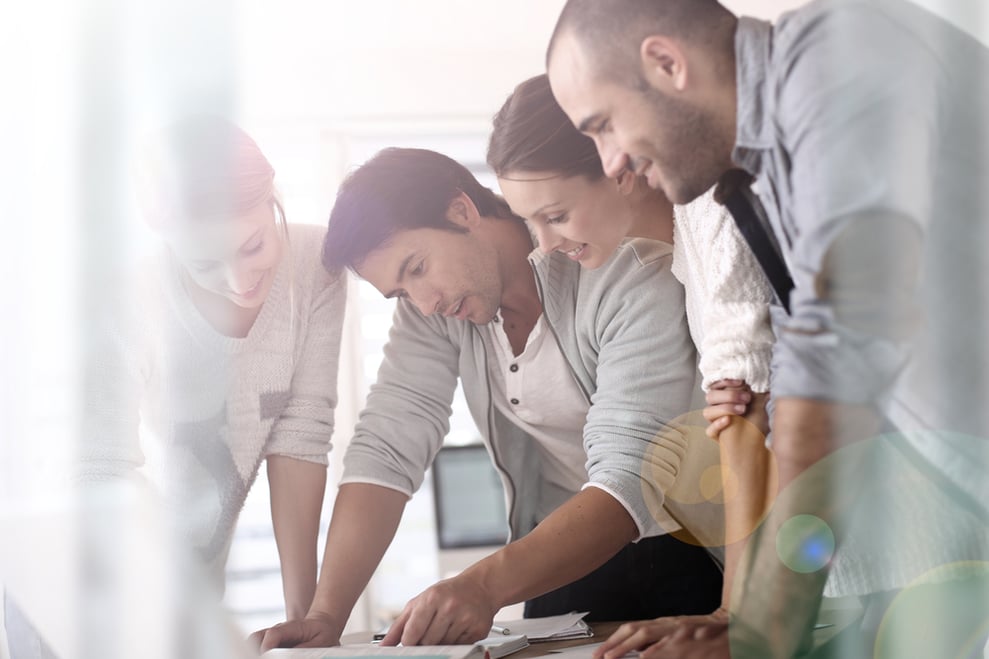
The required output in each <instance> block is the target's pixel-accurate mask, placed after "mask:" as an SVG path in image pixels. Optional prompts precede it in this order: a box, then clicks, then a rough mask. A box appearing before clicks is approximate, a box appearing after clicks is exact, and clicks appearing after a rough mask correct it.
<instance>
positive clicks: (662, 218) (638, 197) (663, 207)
mask: <svg viewBox="0 0 989 659" xmlns="http://www.w3.org/2000/svg"><path fill="white" fill-rule="evenodd" d="M637 183H638V182H637ZM628 202H629V203H628V212H629V214H630V215H631V218H632V224H631V226H630V227H629V230H628V233H627V234H626V235H627V236H628V237H629V238H650V239H652V240H662V241H663V242H665V243H671V244H672V243H673V204H672V203H671V202H670V200H669V199H667V198H666V195H664V194H663V193H661V192H656V191H654V190H650V189H648V188H645V189H643V190H641V191H636V192H635V193H633V195H632V196H631V197H630V198H629V200H628Z"/></svg>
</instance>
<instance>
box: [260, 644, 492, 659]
mask: <svg viewBox="0 0 989 659" xmlns="http://www.w3.org/2000/svg"><path fill="white" fill-rule="evenodd" d="M484 652H485V649H484V647H482V646H481V645H480V644H475V645H400V646H386V647H382V646H380V645H367V644H364V645H339V646H337V647H332V648H288V649H286V648H279V649H277V650H268V651H267V652H265V653H264V654H263V655H261V656H262V657H264V658H265V659H269V658H270V659H364V658H365V657H372V658H374V659H385V658H386V657H418V659H484Z"/></svg>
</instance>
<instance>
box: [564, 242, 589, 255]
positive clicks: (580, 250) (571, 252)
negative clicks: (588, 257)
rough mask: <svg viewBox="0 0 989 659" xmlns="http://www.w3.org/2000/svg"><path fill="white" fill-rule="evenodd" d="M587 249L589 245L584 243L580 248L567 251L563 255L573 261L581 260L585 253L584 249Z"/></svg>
mask: <svg viewBox="0 0 989 659" xmlns="http://www.w3.org/2000/svg"><path fill="white" fill-rule="evenodd" d="M586 247H587V243H584V244H583V245H580V246H579V247H574V248H573V249H569V250H567V251H565V252H563V253H564V254H566V255H567V256H569V257H570V258H572V259H579V258H580V255H581V254H583V253H584V249H585V248H586Z"/></svg>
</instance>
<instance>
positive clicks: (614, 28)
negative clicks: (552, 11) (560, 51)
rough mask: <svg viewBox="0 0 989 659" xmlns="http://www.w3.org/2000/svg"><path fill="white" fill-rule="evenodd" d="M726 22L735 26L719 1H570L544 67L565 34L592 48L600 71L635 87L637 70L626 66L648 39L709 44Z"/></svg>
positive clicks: (565, 8)
mask: <svg viewBox="0 0 989 659" xmlns="http://www.w3.org/2000/svg"><path fill="white" fill-rule="evenodd" d="M729 20H730V21H732V24H734V20H735V16H734V15H733V14H732V13H731V12H730V11H728V10H727V9H726V8H725V7H723V6H722V5H721V3H720V2H718V0H568V1H567V3H566V5H564V7H563V11H561V12H560V18H559V19H558V20H557V22H556V28H555V29H554V30H553V36H552V37H550V41H549V47H548V48H547V50H546V64H547V66H548V65H549V61H550V59H551V58H552V56H553V50H554V49H555V47H556V44H557V41H558V40H559V39H560V38H561V37H562V35H563V34H567V33H569V34H573V35H574V36H575V37H576V38H577V39H578V40H579V41H580V42H581V43H582V44H584V45H586V46H588V47H590V48H591V49H592V51H593V59H594V61H595V62H596V63H597V64H596V65H597V66H598V67H599V70H600V71H602V72H603V73H605V74H607V75H608V76H609V77H612V78H617V79H620V80H625V81H626V82H627V83H634V82H637V81H638V79H639V69H638V68H635V69H634V71H635V73H634V74H632V73H631V71H630V70H629V69H628V68H627V65H628V63H629V62H630V61H631V58H633V57H638V48H639V45H640V44H641V43H642V40H643V39H645V38H646V37H648V36H650V35H654V34H661V35H666V36H673V37H677V38H680V39H683V40H686V41H692V42H695V43H696V42H709V41H710V39H711V38H712V37H713V36H714V35H717V34H718V33H719V32H720V25H721V23H722V22H726V21H729ZM725 24H727V23H725Z"/></svg>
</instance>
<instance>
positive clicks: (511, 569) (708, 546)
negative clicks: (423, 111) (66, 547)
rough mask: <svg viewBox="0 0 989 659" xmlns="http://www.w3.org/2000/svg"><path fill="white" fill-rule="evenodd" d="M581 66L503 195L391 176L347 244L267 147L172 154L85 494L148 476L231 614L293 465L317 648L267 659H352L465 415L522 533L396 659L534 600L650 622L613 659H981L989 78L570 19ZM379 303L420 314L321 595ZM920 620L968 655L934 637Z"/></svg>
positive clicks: (375, 406)
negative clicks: (844, 638)
mask: <svg viewBox="0 0 989 659" xmlns="http://www.w3.org/2000/svg"><path fill="white" fill-rule="evenodd" d="M546 64H547V72H546V73H545V74H542V75H538V76H536V77H533V78H531V79H529V80H526V81H524V82H522V83H521V84H519V85H518V86H517V87H516V88H515V90H514V91H513V92H512V93H511V95H510V96H509V97H508V99H507V100H506V101H505V104H504V106H503V107H502V108H501V110H500V111H499V112H498V113H497V114H496V116H495V117H494V122H493V127H492V132H491V136H490V142H489V148H488V153H487V160H488V164H489V166H490V167H491V169H492V170H493V171H494V173H495V174H496V176H497V178H498V184H499V187H500V192H501V194H500V195H498V194H496V193H495V192H493V191H491V190H489V189H487V188H485V187H484V186H482V185H481V184H480V183H479V182H478V181H477V180H476V179H475V177H474V176H473V175H472V174H471V173H470V172H469V171H468V170H467V169H466V168H465V167H463V166H462V165H461V164H459V163H457V162H455V161H454V160H452V159H450V158H448V157H446V156H444V155H442V154H439V153H435V152H431V151H427V150H422V149H399V148H390V149H385V150H384V151H381V152H380V153H378V154H377V155H376V156H374V157H373V158H372V159H371V160H369V161H368V162H366V163H364V164H363V165H361V166H360V167H359V168H358V169H356V170H355V171H354V172H352V173H351V174H350V175H349V176H348V177H347V178H346V180H345V181H344V182H343V183H342V185H341V186H340V189H339V193H338V196H337V199H336V202H335V205H334V207H333V210H332V212H331V214H330V217H329V223H328V227H327V228H326V229H321V228H317V227H312V226H304V225H297V224H290V223H288V222H287V221H286V217H285V213H284V211H283V209H282V205H281V203H280V201H279V197H278V195H277V193H276V190H275V186H274V169H273V167H272V166H271V164H270V163H269V162H268V160H267V159H266V158H265V156H264V155H263V154H262V152H261V150H260V149H259V148H258V146H257V144H256V143H255V142H254V141H253V140H252V139H251V138H250V137H249V136H248V135H246V134H245V133H244V132H243V131H242V130H240V129H239V128H237V127H236V126H234V125H232V124H230V123H228V122H226V121H224V120H221V119H216V118H203V117H196V118H190V119H186V120H183V121H181V122H179V123H177V124H174V125H173V126H171V127H169V128H168V129H167V130H166V131H165V132H164V134H163V136H162V137H163V139H162V140H161V142H160V144H158V145H156V146H155V147H154V148H149V149H148V150H147V153H146V158H145V162H144V163H143V166H142V172H143V173H144V176H143V178H142V181H141V183H142V185H141V190H140V197H141V199H142V205H143V211H144V214H145V217H146V219H147V222H148V223H149V225H150V226H151V228H152V229H153V230H154V231H155V232H156V233H157V234H158V235H160V236H161V238H162V241H163V249H162V250H161V252H160V254H158V255H157V257H156V258H155V259H154V262H153V263H152V264H150V267H149V269H148V273H147V276H142V277H139V278H135V280H134V281H133V282H129V284H131V286H129V288H132V289H133V290H132V291H130V293H131V294H133V295H134V296H136V297H135V298H130V297H126V296H125V297H122V298H120V299H114V300H109V301H108V302H109V303H110V304H111V305H113V308H111V309H109V310H107V313H106V318H108V319H110V322H109V323H108V331H107V332H106V344H105V346H103V347H104V348H105V350H101V351H98V352H97V353H96V354H97V355H98V360H97V361H96V362H95V367H96V368H97V369H98V370H99V372H100V373H103V374H110V373H112V374H113V376H112V377H102V378H94V379H93V386H92V387H89V388H88V390H87V396H89V401H88V402H89V407H88V412H89V414H88V417H89V418H88V421H87V441H86V442H84V448H83V452H82V456H81V461H82V472H83V474H84V476H85V478H86V479H88V480H91V481H92V480H95V481H100V480H111V481H112V480H116V479H120V478H129V477H131V476H132V475H133V474H134V473H135V470H136V468H137V467H140V466H142V465H145V466H146V467H147V469H148V471H149V473H150V474H151V479H152V480H153V482H154V483H155V485H156V486H157V490H158V491H159V492H160V493H161V495H162V501H163V502H164V503H165V505H166V507H167V508H168V509H169V510H171V511H174V513H175V514H174V515H173V517H174V519H175V520H176V523H177V524H178V525H179V526H180V527H181V532H182V535H183V537H185V538H188V540H189V542H190V545H191V546H193V547H195V549H196V551H197V552H198V553H199V555H200V557H201V558H202V560H203V562H204V563H205V564H206V565H207V566H208V567H209V568H211V569H212V570H213V573H214V575H216V581H217V585H218V587H221V588H222V568H223V565H224V563H225V560H226V555H227V552H228V550H229V547H230V542H231V538H232V534H233V528H234V525H235V522H236V519H237V516H238V513H239V511H240V508H241V506H242V505H243V502H244V500H245V497H246V495H247V492H248V490H249V489H250V487H251V485H252V483H253V480H254V478H255V477H256V475H257V472H258V469H259V467H260V464H261V462H262V461H264V462H265V463H266V469H267V472H268V479H269V482H270V489H271V508H272V517H273V522H274V530H275V536H276V540H277V545H278V551H279V556H280V560H281V567H282V580H283V585H284V594H285V607H286V616H287V622H284V623H281V624H279V625H275V626H273V627H271V628H269V629H266V630H261V631H259V632H257V633H255V634H254V635H253V636H252V639H253V641H254V642H255V644H256V645H257V646H258V647H260V648H261V649H262V650H266V649H269V648H273V647H290V646H296V645H305V646H326V645H334V644H337V643H339V641H340V635H341V633H342V631H343V628H344V625H345V624H346V622H347V619H348V617H349V615H350V612H351V610H352V608H353V607H354V605H355V603H356V601H357V599H358V597H359V595H360V593H361V592H362V591H363V589H364V587H365V586H366V585H367V583H368V581H369V580H370V578H371V575H372V574H373V572H374V570H375V568H376V567H377V565H378V563H379V561H380V560H381V558H382V556H383V554H384V552H385V550H386V549H387V548H388V546H389V544H390V542H391V540H392V538H393V536H394V533H395V531H396V528H397V526H398V524H399V521H400V518H401V516H402V512H403V509H404V507H405V504H406V502H407V501H408V499H409V497H411V495H412V494H413V493H414V492H415V491H416V490H417V488H418V487H419V486H420V485H421V484H422V482H423V479H424V477H425V473H426V471H427V469H428V468H429V466H430V464H431V463H432V461H433V459H434V458H435V457H436V455H437V452H438V451H439V449H440V447H441V446H442V444H443V440H444V436H445V435H446V433H447V430H448V427H449V416H450V412H451V401H452V397H453V394H454V390H455V388H456V386H457V384H458V381H459V382H460V383H461V384H462V386H463V390H464V393H465V396H466V399H467V403H468V407H469V408H470V413H471V415H472V416H473V419H474V421H475V422H476V424H477V429H478V432H479V434H480V436H481V438H482V440H483V441H484V443H485V445H486V446H487V449H488V452H489V454H490V456H491V459H492V462H493V464H494V466H495V468H496V469H497V471H498V473H499V475H500V476H501V479H502V482H503V484H504V486H505V493H506V499H507V511H508V517H509V520H508V521H509V527H510V534H511V535H510V538H509V539H508V540H509V541H508V543H507V544H506V545H505V546H504V547H502V548H501V549H499V550H498V551H496V552H495V553H493V554H492V555H490V556H488V557H487V558H485V559H483V560H481V561H479V562H477V563H475V564H474V565H472V566H470V567H469V568H467V569H466V570H464V571H463V572H462V573H461V574H460V575H458V576H455V577H453V578H450V579H446V580H444V581H441V582H439V583H437V584H435V585H434V586H432V587H430V588H429V589H427V590H426V591H424V592H423V593H421V594H419V595H418V596H416V597H415V598H414V599H412V600H411V601H410V602H409V603H408V605H407V606H406V607H405V609H404V610H403V611H402V613H401V614H400V615H399V617H398V618H397V620H395V622H394V624H392V626H391V628H390V630H389V632H388V634H387V635H386V637H385V639H384V641H383V643H384V644H386V645H387V644H397V643H402V644H405V645H414V644H440V643H466V642H471V641H474V640H477V639H479V638H482V637H484V636H486V635H487V634H488V632H489V630H490V628H491V625H492V621H493V618H494V616H495V614H496V612H497V611H498V610H499V609H500V608H501V607H503V606H505V605H508V604H512V603H517V602H523V601H524V602H525V615H526V616H542V615H552V614H557V613H566V612H569V611H573V610H581V611H589V612H590V614H589V619H591V620H602V621H603V620H621V621H641V622H629V624H626V625H623V626H622V627H620V628H619V629H618V631H617V632H616V633H615V634H614V636H613V637H612V638H610V639H608V640H607V641H606V642H605V643H604V644H603V645H602V646H601V647H600V648H599V649H598V650H596V655H597V656H598V657H602V658H604V659H615V658H616V657H621V656H623V655H624V654H625V653H626V652H627V651H629V650H642V651H643V652H644V653H645V654H647V655H648V656H650V657H664V656H670V657H695V656H697V657H728V656H732V657H791V656H795V655H797V654H798V653H800V652H803V651H805V650H807V649H808V648H809V647H810V644H811V643H812V630H813V626H814V621H815V619H816V616H817V613H818V609H819V606H820V602H821V598H822V596H823V595H824V594H828V595H856V596H859V597H861V598H862V601H863V603H864V605H865V610H864V614H863V618H862V624H861V625H860V633H859V634H858V635H856V636H855V637H854V640H852V641H850V645H845V646H843V649H842V651H841V656H847V657H852V656H874V654H873V653H874V652H876V653H879V655H878V656H897V657H903V656H968V655H965V654H963V653H964V652H965V651H974V650H973V649H974V648H976V646H977V647H978V648H981V647H982V644H984V643H985V638H984V637H985V634H986V631H987V630H986V629H985V627H984V624H985V620H986V615H987V611H989V606H987V600H989V563H987V561H989V530H987V529H989V527H987V513H989V511H987V504H986V502H987V501H989V485H987V482H989V481H987V479H986V478H985V473H986V467H987V466H989V447H987V444H986V440H985V439H984V437H985V434H986V431H985V428H987V427H989V411H987V410H989V407H987V406H986V404H985V401H986V400H989V375H987V373H989V351H987V348H986V346H985V337H986V336H989V314H987V312H986V309H985V307H986V301H987V300H989V268H987V267H986V266H985V265H984V262H983V259H982V258H981V256H982V255H981V252H982V250H983V249H984V246H985V245H989V228H987V227H989V221H987V220H989V193H987V192H986V188H985V186H984V185H983V182H984V180H985V175H986V172H987V171H989V167H987V165H989V127H987V123H986V120H985V117H987V116H989V51H987V49H986V48H985V46H983V45H982V44H980V43H979V42H978V41H977V40H975V39H974V38H972V37H971V36H968V35H967V34H965V33H964V32H963V31H961V30H959V29H958V28H956V27H954V26H952V25H950V24H949V23H947V22H945V21H943V20H942V19H939V18H937V17H935V16H933V15H932V14H929V13H927V12H926V11H925V10H922V9H920V8H918V7H915V6H913V5H912V4H910V3H909V2H907V0H816V1H815V2H812V3H810V4H808V5H806V6H805V7H802V8H800V9H798V10H796V11H794V12H792V13H789V14H786V15H784V17H782V18H781V19H780V20H779V21H778V22H777V23H776V24H775V25H770V24H769V23H766V22H763V21H758V20H754V19H750V18H738V17H736V16H735V15H733V14H732V13H731V12H730V11H728V10H727V9H726V8H725V7H723V6H722V5H720V4H719V3H718V2H716V1H715V0H569V2H567V4H566V6H565V8H564V9H563V12H562V14H561V16H560V19H559V22H558V24H557V26H556V29H555V32H554V33H553V35H552V37H551V39H550V42H549V48H548V53H547V61H546ZM348 271H349V272H351V273H353V274H355V275H356V276H358V277H360V278H362V279H364V280H366V281H368V282H369V283H370V284H372V285H373V286H374V287H375V288H376V289H377V290H378V291H380V292H381V293H382V294H383V295H384V296H385V297H388V298H398V302H397V305H396V310H395V314H394V318H393V323H392V328H391V331H390V334H389V339H388V343H387V345H386V347H385V354H384V360H383V362H382V365H381V367H380V370H379V372H378V376H377V380H376V383H375V385H374V386H373V387H372V389H371V392H370V394H369V396H368V399H367V402H366V405H365V407H364V409H363V411H362V413H361V415H360V419H359V422H358V424H357V426H356V428H355V429H354V431H353V437H352V439H351V442H350V445H349V447H348V449H347V452H346V455H345V457H344V464H345V468H344V473H343V476H342V479H341V481H340V483H339V491H338V494H337V496H336V503H335V506H334V509H333V512H332V518H331V521H330V526H329V531H328V536H327V540H326V546H325V549H324V553H323V559H322V569H321V570H320V571H319V578H318V581H317V576H316V575H317V560H318V559H317V556H318V547H317V546H316V539H317V534H318V528H319V517H320V507H321V502H322V497H323V493H324V489H325V486H326V469H325V466H326V464H327V453H328V451H329V449H330V444H329V440H330V436H331V434H332V431H333V414H334V406H335V403H336V386H337V384H336V380H337V377H336V376H337V367H338V357H339V350H340V336H341V325H342V320H343V315H344V304H345V291H346V278H347V272H348ZM135 299H136V300H139V301H140V302H139V303H134V301H133V300H135ZM94 359H96V358H94ZM139 426H140V427H142V428H143V429H144V430H145V431H147V434H148V436H149V437H151V438H152V439H153V441H151V442H145V443H141V442H139V440H138V436H139V432H138V428H139ZM910 597H913V598H914V599H915V600H916V601H919V602H929V601H936V602H940V603H942V604H943V603H944V602H949V604H948V605H944V606H943V608H937V610H936V611H930V610H927V609H924V614H925V616H928V619H930V617H931V616H933V618H934V619H935V621H938V620H945V621H947V620H949V619H950V621H951V625H948V624H945V625H944V626H943V627H941V628H940V629H939V628H938V627H937V624H935V625H934V626H933V627H934V629H933V630H930V628H928V631H924V632H921V631H920V630H919V629H918V627H917V625H916V624H914V623H915V621H914V620H913V619H912V618H911V611H913V610H914V609H912V608H910V607H909V606H906V607H905V606H902V605H901V604H902V602H903V601H904V599H905V598H910ZM941 606H942V605H940V604H939V607H941ZM904 611H905V613H904ZM959 630H961V631H959ZM902 638H909V639H911V640H910V642H909V643H904V642H902V641H897V640H896V639H902ZM884 644H885V645H884ZM925 644H926V645H925ZM966 644H967V645H966ZM904 648H906V649H904ZM932 648H934V649H935V651H934V652H933V653H931V649H932ZM909 652H919V653H920V654H916V655H911V654H909ZM883 653H885V654H883ZM925 653H926V654H925ZM15 656H16V654H15Z"/></svg>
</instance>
